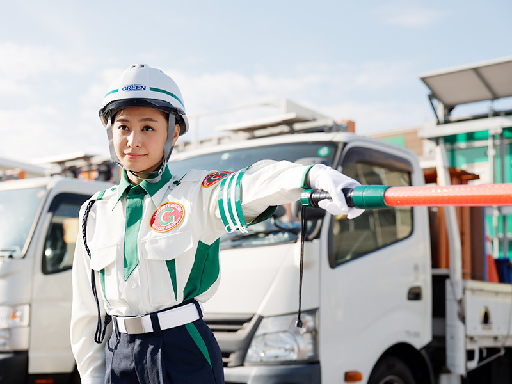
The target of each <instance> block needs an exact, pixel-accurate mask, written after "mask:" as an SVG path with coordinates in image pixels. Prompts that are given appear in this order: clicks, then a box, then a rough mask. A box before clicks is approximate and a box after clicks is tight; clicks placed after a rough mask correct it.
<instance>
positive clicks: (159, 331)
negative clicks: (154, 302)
mask: <svg viewBox="0 0 512 384" xmlns="http://www.w3.org/2000/svg"><path fill="white" fill-rule="evenodd" d="M149 318H150V319H151V325H153V332H154V333H155V334H157V335H161V334H162V328H160V321H159V320H158V313H156V312H153V313H150V314H149Z"/></svg>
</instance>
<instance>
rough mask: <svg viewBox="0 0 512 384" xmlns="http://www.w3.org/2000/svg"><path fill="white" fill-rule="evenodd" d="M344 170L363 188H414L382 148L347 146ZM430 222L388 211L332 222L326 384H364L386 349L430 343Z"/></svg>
mask: <svg viewBox="0 0 512 384" xmlns="http://www.w3.org/2000/svg"><path fill="white" fill-rule="evenodd" d="M341 166H342V171H343V173H345V174H346V175H348V176H350V177H352V178H354V179H356V180H358V181H360V182H361V184H369V185H376V184H379V185H390V186H407V185H412V183H413V164H412V163H411V162H410V161H409V160H407V158H404V157H403V155H402V157H401V156H399V155H393V154H391V153H387V152H386V153H385V152H384V151H382V152H381V151H380V150H378V149H373V148H367V147H358V146H352V147H347V148H345V150H344V152H343V154H342V158H341ZM417 168H419V166H417ZM425 215H426V210H424V211H418V212H417V211H414V212H413V209H412V208H386V209H375V210H366V211H365V212H364V213H363V215H361V216H360V217H358V218H356V219H353V220H347V219H346V218H345V217H331V221H330V226H329V234H328V244H327V257H326V259H325V260H323V261H322V263H321V272H320V275H321V276H320V284H321V295H320V296H321V299H320V302H321V304H320V334H319V337H320V355H321V356H322V357H321V358H322V378H325V379H327V381H328V382H342V381H343V378H344V376H343V375H344V372H345V371H360V372H362V373H363V377H364V382H366V380H368V376H369V374H370V371H371V369H372V367H373V365H374V364H375V363H376V361H377V360H378V358H379V357H380V356H381V355H382V353H383V352H384V351H385V350H387V349H388V348H389V347H391V346H392V345H396V344H399V343H407V344H410V345H412V346H414V347H415V348H418V349H419V348H420V347H421V346H423V345H424V344H425V342H426V340H429V338H430V329H429V328H428V326H429V322H428V320H427V318H428V316H429V315H430V305H431V304H430V293H429V289H430V285H429V282H428V281H429V280H428V275H429V272H430V258H429V256H428V255H429V254H430V250H429V247H430V243H429V241H427V240H428V227H427V228H425V227H424V225H423V227H422V226H421V223H422V222H423V223H427V221H426V216H425ZM421 220H423V221H421ZM324 359H327V360H324Z"/></svg>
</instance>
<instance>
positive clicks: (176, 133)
mask: <svg viewBox="0 0 512 384" xmlns="http://www.w3.org/2000/svg"><path fill="white" fill-rule="evenodd" d="M178 137H180V125H179V124H176V125H175V126H174V135H173V137H172V145H173V146H174V144H176V141H178Z"/></svg>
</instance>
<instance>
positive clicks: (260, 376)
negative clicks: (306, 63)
mask: <svg viewBox="0 0 512 384" xmlns="http://www.w3.org/2000/svg"><path fill="white" fill-rule="evenodd" d="M305 126H306V125H304V127H305ZM294 132H295V133H290V132H286V133H281V134H276V132H275V131H272V135H269V136H267V137H266V135H265V132H264V130H262V131H261V132H260V133H259V135H258V136H259V137H258V138H252V139H246V140H242V141H235V140H233V141H231V142H226V143H223V144H217V145H212V146H200V147H199V148H197V149H195V150H187V151H183V152H181V153H176V154H174V155H173V157H172V158H173V160H172V161H171V162H170V169H171V171H172V172H173V173H176V174H180V173H184V172H186V171H187V170H189V169H191V168H205V167H207V168H208V169H217V170H227V171H234V170H238V169H240V168H243V167H246V166H249V165H251V164H252V163H254V162H256V161H257V160H259V159H274V160H288V161H292V162H300V163H303V164H312V163H313V164H314V163H325V164H329V165H332V166H333V167H335V168H338V169H340V170H342V171H343V172H344V173H345V174H347V175H349V176H351V177H353V178H355V179H357V180H359V181H360V182H361V183H362V184H373V185H376V184H383V185H390V186H407V185H423V184H425V177H424V172H423V170H422V168H421V167H420V163H419V160H418V158H417V156H416V155H415V154H414V153H412V152H411V151H409V150H407V149H404V148H402V147H398V146H394V145H391V144H387V143H384V142H382V141H379V140H374V139H370V138H367V137H362V136H358V135H355V134H353V133H349V132H344V131H343V127H342V126H340V125H338V124H335V123H332V122H331V123H325V124H324V123H318V124H316V125H314V124H313V125H311V124H309V125H307V129H300V127H299V126H296V127H295V129H294ZM441 149H442V148H441ZM439 154H440V155H439V156H438V160H439V161H438V164H437V165H438V171H437V176H438V178H440V179H444V180H446V179H447V177H446V175H445V171H446V163H443V156H442V151H439ZM443 175H444V177H443ZM110 185H111V184H108V183H101V182H92V181H89V182H87V181H80V180H75V179H67V178H61V177H58V178H46V179H29V180H20V181H9V182H5V183H0V228H1V231H0V256H1V259H0V383H68V382H72V383H73V382H78V380H79V379H78V377H77V374H76V369H75V363H74V360H73V356H72V354H71V348H70V345H69V319H70V308H71V271H70V268H71V263H72V256H73V249H74V245H75V240H76V236H77V234H78V231H79V223H78V210H79V207H80V205H81V204H82V203H83V201H85V200H86V199H87V198H88V197H89V196H90V195H91V194H93V193H94V192H95V191H97V190H101V189H105V188H108V187H110ZM297 207H298V205H296V204H290V205H287V206H284V207H282V208H280V209H278V210H277V211H276V214H274V216H273V217H272V218H271V219H269V220H267V221H264V222H262V223H259V224H255V225H253V226H250V228H249V232H248V233H246V234H242V233H230V234H226V235H225V236H223V237H222V239H221V255H220V257H221V268H222V281H221V284H220V287H219V290H218V292H217V294H216V295H215V296H214V297H213V298H212V299H211V300H210V301H208V302H207V303H206V304H205V319H206V321H207V322H208V324H209V325H210V327H211V328H212V330H213V332H214V333H215V336H216V337H217V339H218V341H219V344H220V346H221V349H222V352H223V357H224V364H225V377H226V382H227V383H231V384H235V383H237V384H239V383H248V384H258V383H265V384H274V383H275V384H277V383H320V382H322V383H369V384H384V383H404V384H427V383H428V384H434V383H441V384H444V383H459V382H461V381H463V380H464V378H465V377H469V379H470V382H479V383H483V382H485V383H490V384H493V383H505V382H507V383H508V382H510V381H511V379H512V376H511V372H510V370H511V367H512V361H511V357H510V356H511V351H510V346H511V345H512V338H511V337H510V333H511V323H512V322H511V310H512V290H511V288H510V285H507V284H499V283H492V282H487V281H483V280H485V277H483V278H481V280H482V281H476V280H473V279H470V278H466V279H463V274H462V270H463V264H462V260H461V259H462V256H461V253H462V252H461V247H464V244H466V243H465V241H466V240H467V239H470V242H469V248H468V246H466V247H465V248H464V249H465V250H466V251H467V250H468V249H469V250H470V258H472V259H473V260H474V261H475V262H474V265H475V266H476V265H480V264H482V263H484V261H485V256H486V253H485V226H484V219H483V217H484V215H483V213H482V211H481V209H480V211H479V210H469V211H467V214H469V215H470V216H468V217H470V220H471V223H472V225H471V226H470V227H469V226H467V225H461V226H460V228H458V223H457V215H456V214H455V210H453V209H450V208H446V209H445V210H442V211H441V210H436V209H431V210H429V209H427V208H425V207H414V208H407V207H400V208H385V209H384V208H383V209H375V210H367V211H366V212H365V213H364V214H363V215H361V216H360V217H358V218H356V219H354V220H347V219H346V218H345V217H332V216H331V215H329V214H327V215H325V214H324V212H323V211H315V210H313V211H310V212H309V213H308V216H307V236H306V242H305V252H304V265H303V268H304V276H303V288H302V321H303V322H304V328H297V327H296V326H295V322H296V319H297V309H298V303H299V267H300V261H299V255H300V241H298V239H299V231H300V221H299V218H298V209H297ZM459 217H460V215H459ZM433 220H437V221H438V222H444V223H445V226H444V228H446V229H447V230H446V231H445V232H440V231H439V228H441V227H439V226H434V225H432V223H434V221H433ZM463 224H464V223H463ZM461 238H463V239H464V241H463V242H461ZM443 239H444V240H443ZM443 241H444V243H443ZM446 241H447V242H446ZM440 243H443V244H445V245H446V244H448V245H449V248H450V252H449V255H450V256H449V258H448V256H447V255H448V253H447V252H446V251H443V250H442V249H443V247H440V246H439V244H440ZM443 252H444V253H443ZM440 258H444V259H445V261H447V260H448V259H449V263H448V264H449V267H448V266H445V267H442V268H440V267H439V262H438V260H439V259H440ZM433 265H434V267H436V268H432V266H433ZM438 267H439V268H438ZM468 277H472V276H471V275H470V276H468Z"/></svg>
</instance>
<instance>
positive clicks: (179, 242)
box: [141, 231, 194, 260]
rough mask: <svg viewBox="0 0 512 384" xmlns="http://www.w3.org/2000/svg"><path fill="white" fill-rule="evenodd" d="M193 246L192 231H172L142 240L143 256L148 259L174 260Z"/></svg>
mask: <svg viewBox="0 0 512 384" xmlns="http://www.w3.org/2000/svg"><path fill="white" fill-rule="evenodd" d="M193 247H194V242H193V240H192V231H186V232H179V233H171V234H166V235H165V236H158V237H153V238H150V239H145V240H142V241H141V251H142V256H143V257H144V258H145V259H148V260H172V259H175V258H176V257H178V256H179V255H182V254H183V253H185V252H187V251H189V250H191V249H192V248H193Z"/></svg>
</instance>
